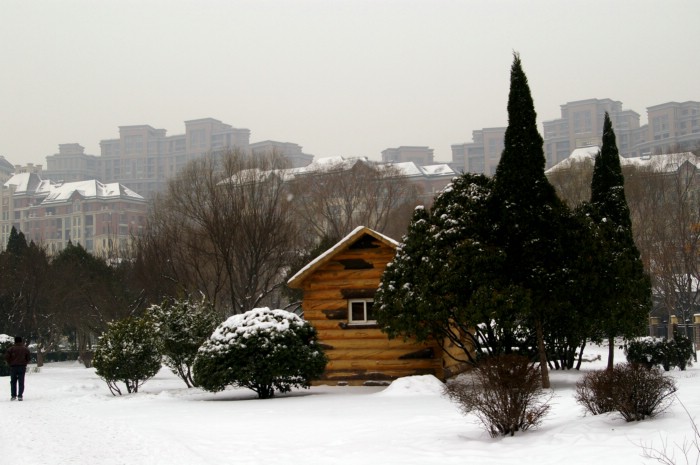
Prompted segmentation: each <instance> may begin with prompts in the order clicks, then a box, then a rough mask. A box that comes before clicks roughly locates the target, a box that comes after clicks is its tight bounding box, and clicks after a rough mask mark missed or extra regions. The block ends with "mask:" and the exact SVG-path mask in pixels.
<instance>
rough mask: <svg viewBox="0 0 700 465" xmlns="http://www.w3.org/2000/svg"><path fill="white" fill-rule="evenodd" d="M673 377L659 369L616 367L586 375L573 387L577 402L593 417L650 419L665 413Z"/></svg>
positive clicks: (626, 365)
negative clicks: (615, 414)
mask: <svg viewBox="0 0 700 465" xmlns="http://www.w3.org/2000/svg"><path fill="white" fill-rule="evenodd" d="M676 390H677V389H676V383H675V381H674V380H673V378H670V377H667V376H664V374H663V373H661V372H660V371H659V370H658V369H656V368H652V369H651V370H649V369H646V368H644V367H642V366H640V365H634V364H629V363H626V364H618V365H615V367H614V368H613V369H612V370H605V371H599V372H594V373H590V374H588V375H586V376H585V377H584V379H583V380H582V381H580V382H579V383H578V384H577V385H576V394H575V395H576V401H577V402H578V403H579V404H581V405H583V406H584V407H585V408H586V410H588V411H589V412H591V413H592V414H594V415H597V414H599V413H605V412H610V411H617V412H618V413H619V414H620V415H622V418H624V419H625V421H628V422H630V421H640V420H644V419H645V418H653V417H655V416H657V415H658V414H660V413H662V412H663V411H665V410H666V409H667V408H668V406H669V405H671V402H672V401H673V398H672V397H671V396H672V395H673V394H674V393H675V392H676Z"/></svg>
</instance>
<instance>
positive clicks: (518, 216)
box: [491, 53, 570, 387]
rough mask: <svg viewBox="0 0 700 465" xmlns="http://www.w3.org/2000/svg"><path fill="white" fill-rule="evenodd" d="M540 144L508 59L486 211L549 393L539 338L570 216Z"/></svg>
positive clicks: (525, 94)
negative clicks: (503, 117)
mask: <svg viewBox="0 0 700 465" xmlns="http://www.w3.org/2000/svg"><path fill="white" fill-rule="evenodd" d="M544 166H545V156H544V149H543V139H542V136H541V135H540V133H539V132H538V130H537V113H536V112H535V107H534V104H533V100H532V96H531V94H530V87H529V85H528V81H527V77H526V76H525V72H524V71H523V68H522V63H521V61H520V56H519V55H518V54H517V53H516V54H514V60H513V65H512V67H511V74H510V93H509V96H508V127H507V129H506V133H505V140H504V150H503V154H502V155H501V159H500V162H499V164H498V167H497V168H496V174H495V177H494V188H493V195H492V203H491V205H492V209H493V211H494V212H495V214H496V220H495V223H494V235H493V240H494V241H495V245H497V246H499V247H501V248H502V249H503V250H504V251H505V255H506V261H507V263H506V266H505V267H504V270H506V272H507V273H508V276H509V279H510V280H511V282H512V285H513V286H515V287H520V288H522V289H524V290H525V291H526V292H527V293H529V295H530V307H529V308H522V312H523V315H524V318H526V319H527V320H528V321H529V322H530V325H531V327H532V328H534V329H535V331H536V337H537V348H538V352H539V361H540V367H541V370H542V385H543V387H549V373H548V370H547V356H546V352H545V346H544V334H545V330H546V325H547V323H548V320H549V319H551V318H550V317H551V316H552V315H553V314H556V313H557V311H558V310H559V309H560V307H561V305H560V304H561V301H560V299H561V297H562V295H563V294H564V293H563V292H559V291H560V290H561V289H562V279H561V270H562V268H563V267H562V264H563V261H564V259H565V255H566V250H564V249H563V241H562V237H563V235H564V234H566V230H567V229H568V224H567V223H568V219H569V218H570V213H569V212H568V209H567V208H566V206H565V205H564V204H563V203H562V202H561V201H560V200H559V198H558V197H557V195H556V192H555V190H554V187H553V186H552V185H551V184H550V183H549V181H548V180H547V178H546V177H545V174H544Z"/></svg>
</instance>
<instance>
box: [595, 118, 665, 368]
mask: <svg viewBox="0 0 700 465" xmlns="http://www.w3.org/2000/svg"><path fill="white" fill-rule="evenodd" d="M624 181H625V180H624V176H623V175H622V168H621V166H620V155H619V152H618V149H617V142H616V139H615V131H614V130H613V127H612V122H611V121H610V116H609V115H608V113H607V112H606V113H605V121H604V123H603V145H602V147H601V150H600V152H599V153H598V155H596V158H595V165H594V167H593V178H592V180H591V205H590V206H591V211H592V216H593V218H594V220H595V221H596V223H598V225H599V227H600V230H601V233H602V236H603V242H604V245H603V247H604V251H605V255H606V266H605V267H604V268H603V269H602V270H601V274H602V275H603V276H602V277H601V278H602V279H601V280H600V282H601V288H600V290H601V293H602V299H601V300H602V303H601V305H602V307H603V308H601V313H602V314H601V316H602V319H601V322H602V331H603V334H604V335H605V337H606V338H607V339H608V343H609V355H608V369H612V367H613V365H614V358H613V354H614V347H615V337H616V336H623V337H633V336H637V335H640V334H642V332H643V331H644V327H645V325H646V318H647V317H648V315H649V311H650V310H651V284H650V280H649V277H648V276H647V274H646V273H645V272H644V267H643V264H642V260H641V256H640V254H639V250H638V249H637V246H636V245H635V243H634V239H633V235H632V220H631V218H630V210H629V207H628V205H627V199H626V197H625V189H624Z"/></svg>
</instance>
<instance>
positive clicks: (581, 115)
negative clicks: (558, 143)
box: [574, 111, 593, 134]
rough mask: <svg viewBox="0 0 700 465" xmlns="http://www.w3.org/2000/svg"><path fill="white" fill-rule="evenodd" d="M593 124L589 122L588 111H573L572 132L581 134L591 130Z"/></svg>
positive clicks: (589, 115) (589, 113)
mask: <svg viewBox="0 0 700 465" xmlns="http://www.w3.org/2000/svg"><path fill="white" fill-rule="evenodd" d="M592 128H593V125H592V123H591V112H590V111H575V112H574V133H576V134H583V133H586V132H592Z"/></svg>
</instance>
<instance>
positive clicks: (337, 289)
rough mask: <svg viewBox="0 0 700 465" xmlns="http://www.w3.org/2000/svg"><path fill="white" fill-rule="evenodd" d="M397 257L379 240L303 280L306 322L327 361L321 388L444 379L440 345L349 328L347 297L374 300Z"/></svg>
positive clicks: (343, 254) (345, 254) (348, 252)
mask: <svg viewBox="0 0 700 465" xmlns="http://www.w3.org/2000/svg"><path fill="white" fill-rule="evenodd" d="M394 253H395V250H394V249H393V248H392V247H389V246H387V245H386V244H383V243H381V242H379V241H376V240H375V241H374V242H373V243H372V248H350V249H348V250H346V251H344V252H339V253H338V254H337V255H336V256H334V257H333V259H332V260H331V261H329V262H327V263H326V264H325V265H323V266H321V267H320V268H319V269H318V270H316V272H315V273H313V274H312V275H311V276H310V277H309V278H308V279H307V280H306V281H305V282H304V284H303V290H304V300H303V303H302V307H303V309H304V318H305V319H306V320H307V321H309V322H310V323H311V324H313V325H314V327H315V328H316V330H317V331H318V339H319V342H320V343H321V344H322V346H323V348H324V349H325V352H326V355H327V356H328V359H329V362H328V365H327V367H326V372H325V373H324V376H323V378H322V379H321V380H319V381H318V384H338V383H341V384H354V385H358V384H373V383H376V384H382V383H386V382H389V381H391V380H393V379H396V378H398V377H402V376H410V375H421V374H432V375H435V376H437V377H439V378H441V379H442V377H443V371H442V355H441V352H440V348H439V347H438V346H437V345H436V344H423V343H420V344H419V343H416V342H414V341H407V342H404V341H403V340H401V339H394V340H389V339H388V338H387V336H386V335H385V334H384V333H382V332H381V330H380V329H379V328H378V327H376V326H369V325H364V326H355V327H353V326H352V325H348V299H350V298H355V297H361V296H364V297H373V295H374V292H375V291H376V289H377V288H378V287H379V281H380V278H381V275H382V273H383V271H384V269H385V268H386V265H387V263H388V262H389V261H391V260H392V259H393V257H394ZM360 261H362V262H360ZM348 263H354V264H355V266H357V264H358V263H362V266H364V268H363V269H356V268H351V269H348V268H347V264H348ZM367 264H371V267H369V266H368V265H367Z"/></svg>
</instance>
